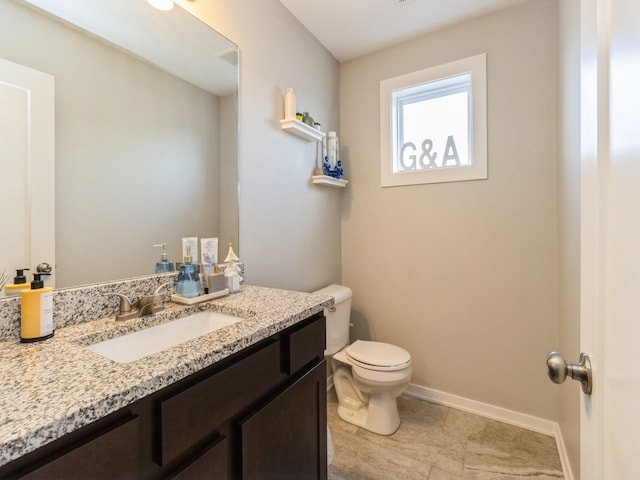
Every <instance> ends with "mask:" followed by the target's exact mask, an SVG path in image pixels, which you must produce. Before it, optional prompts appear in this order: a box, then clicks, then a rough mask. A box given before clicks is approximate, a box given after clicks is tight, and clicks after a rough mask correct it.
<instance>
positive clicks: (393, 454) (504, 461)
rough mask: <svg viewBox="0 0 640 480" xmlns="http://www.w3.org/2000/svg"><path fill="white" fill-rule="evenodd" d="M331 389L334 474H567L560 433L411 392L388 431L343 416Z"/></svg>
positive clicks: (471, 477)
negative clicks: (496, 418)
mask: <svg viewBox="0 0 640 480" xmlns="http://www.w3.org/2000/svg"><path fill="white" fill-rule="evenodd" d="M337 408H338V406H337V400H336V397H335V392H334V391H333V390H332V391H331V392H330V393H329V394H328V423H329V428H330V430H331V436H332V440H333V445H334V450H335V455H334V457H333V463H332V464H331V465H330V466H329V480H413V479H424V480H515V479H517V480H532V479H535V480H547V479H553V480H558V479H562V478H564V477H563V474H562V467H561V464H560V458H559V456H558V450H557V448H556V442H555V439H553V438H552V437H548V436H546V435H541V434H538V433H534V432H531V431H529V430H524V429H521V428H517V427H513V426H511V425H507V424H504V423H500V422H496V421H493V420H489V419H487V418H484V417H479V416H477V415H472V414H470V413H466V412H463V411H460V410H456V409H453V408H448V407H444V406H442V405H436V404H433V403H430V402H427V401H425V400H419V399H416V398H413V397H409V396H406V395H403V396H401V397H399V398H398V408H399V410H400V418H401V420H402V423H401V424H400V428H399V429H398V431H397V432H395V433H394V434H393V435H390V436H388V437H385V436H380V435H376V434H373V433H371V432H368V431H367V430H364V429H362V428H358V427H356V426H355V425H351V424H349V423H346V422H344V421H342V420H341V419H340V418H339V417H338V413H337Z"/></svg>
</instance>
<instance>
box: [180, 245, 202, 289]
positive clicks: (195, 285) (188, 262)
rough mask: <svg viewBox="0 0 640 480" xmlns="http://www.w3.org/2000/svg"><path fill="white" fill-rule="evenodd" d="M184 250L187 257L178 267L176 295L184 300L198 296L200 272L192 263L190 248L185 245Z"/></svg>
mask: <svg viewBox="0 0 640 480" xmlns="http://www.w3.org/2000/svg"><path fill="white" fill-rule="evenodd" d="M186 250H187V255H186V256H185V257H184V263H183V264H182V265H180V272H179V273H178V285H177V287H176V293H177V294H178V295H180V296H181V297H184V298H195V297H197V296H198V295H200V272H199V271H198V265H196V264H195V263H193V257H192V256H191V246H190V245H187V247H186Z"/></svg>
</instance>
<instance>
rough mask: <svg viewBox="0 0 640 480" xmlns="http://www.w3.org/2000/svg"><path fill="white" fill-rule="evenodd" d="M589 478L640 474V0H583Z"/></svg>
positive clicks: (584, 464)
mask: <svg viewBox="0 0 640 480" xmlns="http://www.w3.org/2000/svg"><path fill="white" fill-rule="evenodd" d="M581 8H582V13H581V15H582V18H581V26H582V41H581V45H582V50H583V54H582V59H581V68H582V79H581V80H582V92H581V95H582V102H581V118H582V121H581V137H582V140H581V148H582V166H581V169H582V173H581V180H582V199H581V209H582V212H581V221H582V232H581V269H582V271H581V347H582V350H583V351H584V352H587V353H589V354H590V355H591V360H592V366H593V381H594V384H593V394H592V395H591V396H590V397H589V396H584V395H583V396H582V400H581V478H582V479H583V480H592V479H598V480H635V479H639V478H640V414H639V413H638V408H637V407H638V399H637V398H638V397H636V395H640V364H639V363H638V362H636V360H637V359H638V357H640V2H638V0H582V2H581Z"/></svg>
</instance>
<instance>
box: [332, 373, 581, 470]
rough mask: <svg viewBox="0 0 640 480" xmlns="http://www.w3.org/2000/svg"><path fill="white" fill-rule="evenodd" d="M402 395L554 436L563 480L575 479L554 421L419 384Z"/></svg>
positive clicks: (410, 386) (410, 387) (559, 431)
mask: <svg viewBox="0 0 640 480" xmlns="http://www.w3.org/2000/svg"><path fill="white" fill-rule="evenodd" d="M332 387H333V375H329V377H327V392H328V391H329V390H331V388H332ZM404 393H405V395H409V396H411V397H415V398H421V399H423V400H427V401H429V402H433V403H437V404H439V405H444V406H446V407H451V408H456V409H458V410H462V411H464V412H469V413H473V414H474V415H479V416H481V417H485V418H490V419H491V420H496V421H498V422H503V423H507V424H509V425H513V426H515V427H520V428H525V429H527V430H531V431H533V432H537V433H542V434H543V435H548V436H550V437H554V438H555V440H556V445H557V447H558V454H559V455H560V462H561V464H562V471H563V473H564V480H574V478H573V471H572V470H571V464H570V463H569V455H568V453H567V448H566V445H565V443H564V438H563V436H562V430H561V429H560V425H558V423H557V422H552V421H550V420H545V419H543V418H538V417H534V416H532V415H527V414H526V413H520V412H516V411H513V410H509V409H506V408H502V407H496V406H495V405H490V404H488V403H483V402H478V401H477V400H471V399H469V398H464V397H460V396H458V395H453V394H451V393H445V392H441V391H439V390H434V389H432V388H427V387H422V386H420V385H415V384H413V383H412V384H409V386H408V387H407V389H406V390H405V392H404Z"/></svg>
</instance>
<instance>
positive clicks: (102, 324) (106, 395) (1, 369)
mask: <svg viewBox="0 0 640 480" xmlns="http://www.w3.org/2000/svg"><path fill="white" fill-rule="evenodd" d="M333 303H334V301H333V298H332V297H329V296H325V295H314V294H309V293H304V292H294V291H289V290H277V289H272V288H264V287H255V286H248V285H245V286H243V287H242V291H241V292H240V293H237V294H234V295H230V296H227V297H222V298H218V299H215V300H212V301H209V302H205V303H201V304H197V305H192V306H184V305H176V304H174V303H167V304H166V308H165V310H164V311H162V312H159V313H157V314H155V315H149V316H146V317H143V318H136V319H130V320H125V321H117V320H115V318H114V317H113V316H111V317H106V318H101V319H98V320H91V321H87V322H84V323H79V324H77V325H72V326H68V327H64V328H61V329H58V330H56V332H55V335H54V336H53V338H51V339H48V340H46V341H43V342H37V343H20V342H19V341H18V340H17V339H16V340H15V341H4V342H0V379H1V380H0V382H1V385H2V394H1V395H0V465H4V464H6V463H8V462H10V461H11V460H13V459H15V458H18V457H20V456H22V455H24V454H26V453H29V452H31V451H33V450H35V449H37V448H38V447H41V446H43V445H45V444H47V443H49V442H52V441H54V440H56V439H58V438H60V437H62V436H64V435H65V434H67V433H70V432H72V431H74V430H77V429H78V428H80V427H83V426H85V425H88V424H89V423H91V422H93V421H95V420H98V419H99V418H102V417H104V416H106V415H108V414H110V413H112V412H115V411H117V410H119V409H120V408H123V407H125V406H127V405H129V404H131V403H133V402H135V401H136V400H139V399H141V398H143V397H146V396H147V395H150V394H151V393H154V392H156V391H158V390H160V389H162V388H163V387H166V386H167V385H170V384H172V383H174V382H176V381H178V380H180V379H182V378H185V377H187V376H189V375H191V374H193V373H195V372H197V371H199V370H201V369H203V368H205V367H208V366H209V365H212V364H214V363H216V362H218V361H220V360H222V359H223V358H226V357H228V356H230V355H232V354H234V353H236V352H238V351H240V350H242V349H244V348H246V347H248V346H249V345H252V344H254V343H256V342H258V341H260V340H262V339H264V338H267V337H269V336H271V335H273V334H274V333H277V332H279V331H281V330H283V329H285V328H287V327H289V326H291V325H293V324H295V323H297V322H299V321H301V320H304V319H305V318H307V317H309V316H311V315H313V314H315V313H317V312H319V311H321V310H322V309H323V308H324V307H325V306H330V305H333ZM204 310H212V311H217V312H221V313H226V314H230V315H235V316H239V317H242V318H243V319H244V320H242V321H240V322H237V323H235V324H233V325H229V326H227V327H224V328H222V329H220V330H217V331H214V332H212V333H209V334H207V335H203V336H201V337H198V338H196V339H193V340H189V341H187V342H185V343H182V344H180V345H177V346H175V347H172V348H170V349H168V350H165V351H162V352H160V353H156V354H153V355H149V356H147V357H144V358H142V359H140V360H137V361H134V362H131V363H116V362H113V361H111V360H109V359H107V358H105V357H103V356H101V355H99V354H97V353H94V352H91V351H90V350H88V349H86V348H85V346H87V345H91V344H94V343H97V342H100V341H103V340H107V339H110V338H114V337H118V336H120V335H123V334H126V333H131V332H134V331H137V330H141V329H143V328H146V327H149V326H153V325H157V324H161V323H164V322H166V321H169V320H174V319H176V318H181V317H184V316H187V315H190V314H192V313H196V312H199V311H204Z"/></svg>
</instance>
